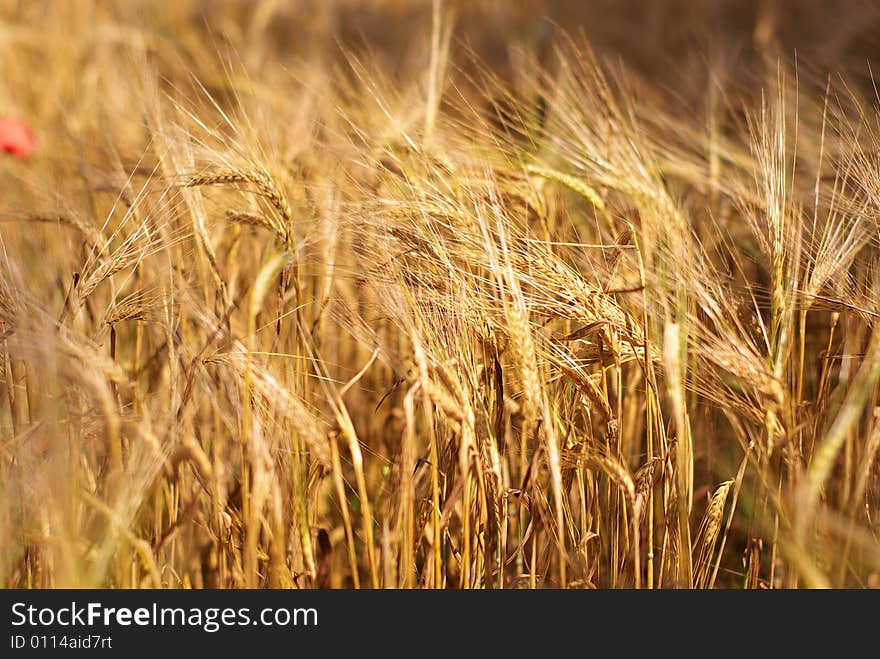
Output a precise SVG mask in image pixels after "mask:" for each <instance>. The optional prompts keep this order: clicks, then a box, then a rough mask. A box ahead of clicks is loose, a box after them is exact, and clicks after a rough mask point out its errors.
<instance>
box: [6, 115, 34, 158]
mask: <svg viewBox="0 0 880 659" xmlns="http://www.w3.org/2000/svg"><path fill="white" fill-rule="evenodd" d="M0 149H2V150H3V151H5V152H6V153H11V154H12V155H13V156H16V157H17V158H27V157H28V155H30V152H31V151H33V150H34V136H33V134H32V133H31V129H30V128H29V127H28V125H27V124H26V123H25V122H23V121H22V120H21V119H10V118H6V117H0Z"/></svg>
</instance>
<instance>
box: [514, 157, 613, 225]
mask: <svg viewBox="0 0 880 659" xmlns="http://www.w3.org/2000/svg"><path fill="white" fill-rule="evenodd" d="M526 172H528V173H529V174H532V175H533V176H540V177H541V178H545V179H547V180H548V181H556V182H557V183H561V184H562V185H564V186H565V187H567V188H569V189H571V190H574V191H575V192H577V193H578V194H579V195H580V196H581V197H583V198H584V199H586V200H587V201H589V202H590V203H591V204H593V206H595V207H596V208H597V209H598V210H599V211H600V212H602V213H603V214H604V213H605V202H604V201H603V200H602V197H600V196H599V193H598V192H596V190H595V189H594V188H592V187H591V186H589V185H587V184H586V183H585V182H584V181H582V180H581V179H579V178H577V177H576V176H572V175H571V174H566V173H565V172H560V171H558V170H556V169H550V168H549V167H538V166H536V165H526Z"/></svg>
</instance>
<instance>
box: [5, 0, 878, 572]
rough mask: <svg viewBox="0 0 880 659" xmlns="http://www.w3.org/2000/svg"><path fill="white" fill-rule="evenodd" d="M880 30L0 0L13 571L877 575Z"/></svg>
mask: <svg viewBox="0 0 880 659" xmlns="http://www.w3.org/2000/svg"><path fill="white" fill-rule="evenodd" d="M878 35H880V7H878V5H877V4H876V3H872V2H859V1H854V2H848V3H827V2H819V1H818V0H802V1H798V2H795V1H781V2H750V1H746V0H742V1H732V0H726V1H723V2H710V1H709V0H705V1H703V0H694V1H687V2H685V1H684V0H666V1H664V2H658V3H639V2H629V1H625V2H609V1H607V0H597V1H593V2H577V1H574V0H571V1H567V0H557V1H555V2H553V1H552V0H547V1H538V0H535V1H526V0H517V1H513V2H504V1H502V0H486V1H472V2H457V1H456V0H443V1H440V0H434V1H432V0H424V1H423V0H412V1H411V2H405V1H402V0H398V1H392V0H372V1H368V0H333V1H319V0H296V1H293V2H277V1H273V0H254V1H252V2H245V1H240V2H232V1H224V0H216V1H213V2H212V1H208V0H174V1H173V2H172V1H171V0H158V1H156V2H142V1H139V0H136V1H132V2H127V1H124V0H117V1H110V0H82V1H77V2H73V1H71V2H53V3H46V4H43V3H33V2H27V1H24V0H21V1H19V0H0V117H9V118H16V119H17V120H20V121H23V122H26V124H27V126H28V127H29V129H30V131H32V134H33V138H34V145H33V150H32V151H31V152H30V153H22V152H15V150H14V149H11V148H7V151H8V152H7V153H0V191H2V195H0V579H2V582H0V583H2V586H3V587H6V588H56V587H78V588H91V587H103V588H429V589H430V588H481V589H490V588H491V589H495V588H654V589H657V588H762V589H763V588H823V587H824V588H827V587H831V588H843V587H845V588H864V587H878V586H880V519H878V515H880V461H878V452H880V326H878V325H877V322H876V319H877V317H878V314H880V96H878V91H877V87H876V86H875V77H874V76H875V73H874V70H872V66H874V67H876V66H877V63H878V55H880V37H878Z"/></svg>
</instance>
